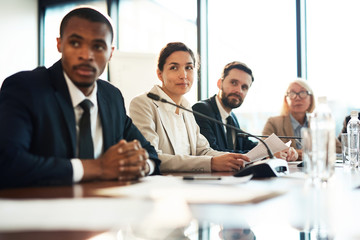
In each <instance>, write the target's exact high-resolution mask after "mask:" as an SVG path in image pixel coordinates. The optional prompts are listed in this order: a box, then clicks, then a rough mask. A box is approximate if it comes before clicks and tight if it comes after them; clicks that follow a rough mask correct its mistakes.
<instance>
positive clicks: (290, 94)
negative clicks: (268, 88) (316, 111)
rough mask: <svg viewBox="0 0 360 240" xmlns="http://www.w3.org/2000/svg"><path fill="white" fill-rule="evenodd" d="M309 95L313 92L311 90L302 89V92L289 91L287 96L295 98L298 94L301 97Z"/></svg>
mask: <svg viewBox="0 0 360 240" xmlns="http://www.w3.org/2000/svg"><path fill="white" fill-rule="evenodd" d="M308 95H311V93H310V92H309V91H301V92H292V91H291V92H288V93H287V94H286V96H287V97H289V98H290V99H295V98H296V96H299V97H300V98H301V99H304V98H306V97H307V96H308Z"/></svg>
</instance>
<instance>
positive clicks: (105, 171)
mask: <svg viewBox="0 0 360 240" xmlns="http://www.w3.org/2000/svg"><path fill="white" fill-rule="evenodd" d="M148 158H149V155H148V153H147V151H146V150H145V149H144V148H142V147H141V144H140V142H139V141H137V140H134V141H131V142H127V141H126V140H121V141H119V142H118V143H117V144H115V145H113V146H111V147H110V148H109V149H108V150H107V151H106V152H105V153H104V154H103V155H102V156H100V157H99V158H98V160H100V162H101V168H102V175H101V178H102V179H118V180H120V181H133V180H138V179H139V178H141V177H144V176H145V175H146V169H147V167H146V165H147V163H146V160H147V159H148Z"/></svg>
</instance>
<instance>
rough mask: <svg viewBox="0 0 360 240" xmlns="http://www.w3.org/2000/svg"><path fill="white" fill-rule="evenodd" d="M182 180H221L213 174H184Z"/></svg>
mask: <svg viewBox="0 0 360 240" xmlns="http://www.w3.org/2000/svg"><path fill="white" fill-rule="evenodd" d="M183 180H221V177H215V176H203V177H202V176H196V177H194V176H184V177H183Z"/></svg>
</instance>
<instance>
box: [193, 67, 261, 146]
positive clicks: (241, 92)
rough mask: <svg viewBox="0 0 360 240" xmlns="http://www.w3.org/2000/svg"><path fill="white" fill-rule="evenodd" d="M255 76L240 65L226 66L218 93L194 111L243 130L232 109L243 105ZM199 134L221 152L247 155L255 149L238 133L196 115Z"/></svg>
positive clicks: (219, 82)
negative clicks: (246, 153)
mask: <svg viewBox="0 0 360 240" xmlns="http://www.w3.org/2000/svg"><path fill="white" fill-rule="evenodd" d="M253 82H254V76H253V75H252V71H251V69H250V68H249V67H248V66H246V64H244V63H241V62H231V63H228V64H226V66H225V67H224V69H223V72H222V76H221V78H220V79H219V80H218V82H217V86H218V88H219V92H218V94H217V95H214V96H213V97H211V98H209V99H206V100H202V101H199V102H197V103H196V104H195V105H194V106H193V107H192V108H193V110H194V111H197V112H201V113H203V114H205V115H207V116H209V117H212V118H214V119H217V120H219V121H222V122H223V123H226V124H229V125H233V126H235V127H237V128H240V126H239V123H238V120H237V118H236V116H235V114H234V113H233V112H232V109H234V108H238V107H240V106H241V104H242V103H243V101H244V99H245V97H246V94H247V93H248V91H249V88H250V86H251V84H252V83H253ZM194 116H195V119H196V122H197V124H198V125H199V127H200V132H201V134H202V135H204V136H205V137H206V138H207V140H208V141H209V144H210V146H211V147H212V148H213V149H215V150H219V151H228V152H240V153H245V152H247V151H249V150H250V149H252V148H253V147H255V146H256V143H254V142H253V141H251V140H249V139H248V137H243V136H237V134H236V131H234V130H232V129H231V128H228V129H227V128H226V127H225V126H222V125H220V124H218V123H215V122H212V121H210V120H208V119H205V118H203V117H201V116H198V115H195V114H194Z"/></svg>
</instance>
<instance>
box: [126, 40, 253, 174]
mask: <svg viewBox="0 0 360 240" xmlns="http://www.w3.org/2000/svg"><path fill="white" fill-rule="evenodd" d="M194 71H195V57H194V54H193V52H192V51H191V50H190V49H189V48H188V47H187V46H186V45H185V44H183V43H180V42H174V43H168V44H167V45H166V46H165V47H164V48H163V49H162V50H161V52H160V56H159V59H158V69H157V75H158V78H159V79H160V81H161V86H158V85H155V86H154V87H153V88H152V89H151V90H150V92H152V93H154V94H156V95H159V96H160V97H161V98H164V99H166V100H167V101H169V102H172V103H175V104H178V105H182V106H184V107H186V108H189V109H191V106H190V104H189V103H188V101H187V100H186V99H185V98H184V97H183V95H184V94H185V93H187V92H188V91H189V90H190V88H191V86H192V84H193V80H194V79H193V78H194ZM130 116H131V118H132V119H133V121H134V124H135V125H136V126H137V127H138V128H139V130H140V131H141V133H142V134H143V135H144V136H145V138H146V139H147V140H148V141H150V143H151V144H152V145H153V146H154V147H155V149H156V150H157V153H158V156H159V159H160V160H161V165H160V170H161V172H211V171H238V170H240V168H241V167H243V166H244V162H245V161H249V159H248V158H247V157H246V156H245V155H242V154H238V153H225V152H219V151H215V150H213V149H212V148H210V146H209V143H208V141H207V140H206V138H205V137H204V136H203V135H201V134H200V130H199V127H198V125H197V124H196V121H195V118H194V116H193V114H192V113H189V112H186V111H183V110H182V109H179V108H177V107H174V106H172V105H170V104H166V103H163V102H159V101H154V100H152V99H150V98H148V97H147V96H146V93H145V94H142V95H140V96H137V97H135V98H134V99H133V100H132V101H131V103H130Z"/></svg>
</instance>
